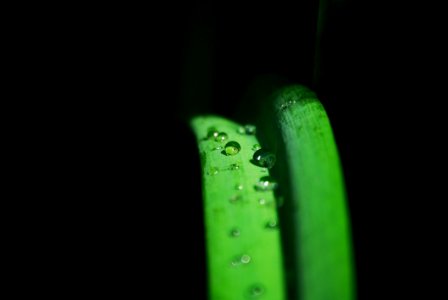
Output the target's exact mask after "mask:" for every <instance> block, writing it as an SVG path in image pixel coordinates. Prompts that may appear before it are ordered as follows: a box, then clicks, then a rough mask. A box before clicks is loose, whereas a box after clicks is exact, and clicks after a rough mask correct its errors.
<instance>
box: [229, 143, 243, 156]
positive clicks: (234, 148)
mask: <svg viewBox="0 0 448 300" xmlns="http://www.w3.org/2000/svg"><path fill="white" fill-rule="evenodd" d="M225 148H226V154H227V155H236V154H238V152H240V150H241V145H240V144H239V143H238V142H235V141H230V142H228V143H227V144H226V147H225Z"/></svg>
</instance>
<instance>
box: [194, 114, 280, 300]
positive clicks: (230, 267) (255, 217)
mask: <svg viewBox="0 0 448 300" xmlns="http://www.w3.org/2000/svg"><path fill="white" fill-rule="evenodd" d="M191 125H192V128H193V130H194V132H195V134H196V137H197V140H198V145H199V151H200V156H201V163H202V170H203V198H204V213H205V229H206V247H207V256H208V257H207V265H208V281H209V288H208V289H209V296H210V299H212V300H215V299H229V300H236V299H246V298H247V299H258V298H262V299H272V300H282V299H285V284H284V270H283V261H282V252H281V244H280V234H279V230H278V226H277V222H278V218H277V212H276V201H275V197H274V193H273V192H272V191H260V190H259V189H257V188H256V187H257V183H258V181H259V180H260V178H262V177H265V176H267V175H268V170H267V169H265V168H262V167H259V166H257V165H255V164H254V163H253V162H251V160H252V157H253V154H254V152H255V150H256V149H257V148H254V146H255V145H257V144H259V142H258V140H257V138H256V137H255V136H254V135H249V134H245V133H243V134H242V133H239V132H238V130H239V128H240V125H239V124H236V123H234V122H231V121H228V120H226V119H223V118H220V117H216V116H202V117H196V118H194V119H193V120H192V122H191ZM210 129H213V130H210ZM214 129H216V130H218V132H221V133H226V135H227V139H225V140H224V141H222V137H223V136H224V135H223V134H221V135H219V136H217V137H216V138H215V137H214V136H213V132H214V131H215V130H214ZM228 142H236V143H237V144H238V145H239V146H240V149H239V150H238V151H236V150H235V149H237V148H238V147H237V146H235V144H229V145H230V146H232V147H233V148H228V149H227V151H226V149H225V145H226V144H227V143H228ZM235 152H237V153H235Z"/></svg>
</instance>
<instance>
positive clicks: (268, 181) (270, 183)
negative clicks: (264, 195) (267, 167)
mask: <svg viewBox="0 0 448 300" xmlns="http://www.w3.org/2000/svg"><path fill="white" fill-rule="evenodd" d="M277 187H278V183H277V181H276V180H275V179H274V178H272V177H271V176H263V177H261V178H260V180H259V181H258V182H257V184H256V185H255V189H256V190H257V191H272V190H275V189H276V188H277Z"/></svg>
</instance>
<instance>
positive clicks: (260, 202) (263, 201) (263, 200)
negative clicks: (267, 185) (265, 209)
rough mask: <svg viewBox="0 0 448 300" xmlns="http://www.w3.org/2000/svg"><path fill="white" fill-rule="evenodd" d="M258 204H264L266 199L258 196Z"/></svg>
mask: <svg viewBox="0 0 448 300" xmlns="http://www.w3.org/2000/svg"><path fill="white" fill-rule="evenodd" d="M258 204H260V205H266V199H264V198H260V199H258Z"/></svg>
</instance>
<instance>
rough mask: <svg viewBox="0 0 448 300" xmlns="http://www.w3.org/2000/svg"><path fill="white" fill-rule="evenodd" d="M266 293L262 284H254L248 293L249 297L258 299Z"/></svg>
mask: <svg viewBox="0 0 448 300" xmlns="http://www.w3.org/2000/svg"><path fill="white" fill-rule="evenodd" d="M264 292H265V288H264V286H262V285H261V284H254V285H252V286H251V287H250V288H249V291H248V296H249V297H250V298H253V299H255V298H258V297H261V296H262V295H263V294H264Z"/></svg>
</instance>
